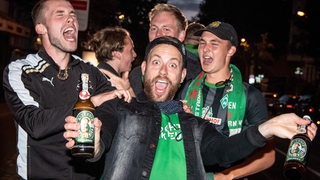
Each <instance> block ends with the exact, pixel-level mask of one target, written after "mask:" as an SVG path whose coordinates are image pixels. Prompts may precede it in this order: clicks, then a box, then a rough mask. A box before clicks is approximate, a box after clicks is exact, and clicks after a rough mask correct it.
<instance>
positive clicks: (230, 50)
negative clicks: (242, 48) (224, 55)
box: [228, 46, 237, 56]
mask: <svg viewBox="0 0 320 180" xmlns="http://www.w3.org/2000/svg"><path fill="white" fill-rule="evenodd" d="M236 51H237V48H236V47H235V46H231V47H230V49H229V50H228V56H233V55H234V53H236Z"/></svg>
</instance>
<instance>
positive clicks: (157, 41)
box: [144, 36, 187, 68]
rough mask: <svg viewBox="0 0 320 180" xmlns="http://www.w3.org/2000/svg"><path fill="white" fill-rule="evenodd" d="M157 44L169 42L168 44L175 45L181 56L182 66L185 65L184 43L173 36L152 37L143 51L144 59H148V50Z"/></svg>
mask: <svg viewBox="0 0 320 180" xmlns="http://www.w3.org/2000/svg"><path fill="white" fill-rule="evenodd" d="M159 44H169V45H172V46H174V47H176V48H177V49H178V51H179V52H180V54H181V56H182V61H183V67H184V68H185V67H186V64H187V60H186V50H185V48H184V45H183V44H182V42H181V41H180V40H179V39H177V38H175V37H170V36H162V37H158V38H156V39H154V40H153V41H151V42H149V44H148V45H147V47H146V51H145V56H144V60H145V61H147V60H148V57H149V53H150V51H151V50H152V49H153V48H154V47H156V46H158V45H159Z"/></svg>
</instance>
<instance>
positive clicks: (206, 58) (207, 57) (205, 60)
mask: <svg viewBox="0 0 320 180" xmlns="http://www.w3.org/2000/svg"><path fill="white" fill-rule="evenodd" d="M212 61H213V59H212V58H211V57H210V56H203V60H202V62H203V64H204V65H208V64H210V63H212Z"/></svg>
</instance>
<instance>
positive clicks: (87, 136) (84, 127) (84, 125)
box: [71, 73, 94, 158]
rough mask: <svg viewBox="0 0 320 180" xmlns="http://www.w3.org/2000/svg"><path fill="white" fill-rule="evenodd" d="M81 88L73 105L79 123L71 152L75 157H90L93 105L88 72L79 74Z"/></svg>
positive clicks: (92, 151) (92, 141) (92, 142)
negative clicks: (77, 133) (77, 134)
mask: <svg viewBox="0 0 320 180" xmlns="http://www.w3.org/2000/svg"><path fill="white" fill-rule="evenodd" d="M81 81H82V90H81V91H80V93H79V99H78V101H77V102H76V104H75V105H74V108H73V115H74V116H75V117H76V118H77V121H78V123H79V124H80V130H79V136H78V137H77V138H75V145H74V146H73V148H72V149H71V154H72V155H73V156H75V157H82V158H91V157H93V153H94V125H93V119H94V105H93V104H92V102H91V101H90V93H89V90H88V89H89V88H88V87H89V85H88V83H89V74H86V73H83V74H81Z"/></svg>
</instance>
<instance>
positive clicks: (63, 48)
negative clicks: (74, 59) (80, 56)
mask: <svg viewBox="0 0 320 180" xmlns="http://www.w3.org/2000/svg"><path fill="white" fill-rule="evenodd" d="M49 40H50V42H51V44H52V46H54V47H56V48H58V49H60V50H61V51H63V52H67V53H72V52H74V51H76V50H77V46H76V47H72V48H68V47H66V46H64V45H63V44H62V42H61V41H62V40H61V39H58V38H57V37H54V36H49Z"/></svg>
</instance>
